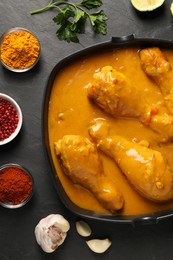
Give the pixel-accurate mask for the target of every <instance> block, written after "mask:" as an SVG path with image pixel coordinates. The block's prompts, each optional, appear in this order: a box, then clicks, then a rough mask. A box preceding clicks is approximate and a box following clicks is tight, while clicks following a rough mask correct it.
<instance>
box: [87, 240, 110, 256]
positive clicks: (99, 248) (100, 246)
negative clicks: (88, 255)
mask: <svg viewBox="0 0 173 260" xmlns="http://www.w3.org/2000/svg"><path fill="white" fill-rule="evenodd" d="M86 243H87V245H88V247H89V248H90V249H91V250H92V251H93V252H94V253H100V254H101V253H104V252H105V251H106V250H107V249H108V248H109V247H110V246H111V244H112V243H111V241H110V240H109V239H108V238H105V239H91V240H88V241H86Z"/></svg>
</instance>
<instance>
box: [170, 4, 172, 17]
mask: <svg viewBox="0 0 173 260" xmlns="http://www.w3.org/2000/svg"><path fill="white" fill-rule="evenodd" d="M170 10H171V14H172V15H173V2H172V4H171V6H170Z"/></svg>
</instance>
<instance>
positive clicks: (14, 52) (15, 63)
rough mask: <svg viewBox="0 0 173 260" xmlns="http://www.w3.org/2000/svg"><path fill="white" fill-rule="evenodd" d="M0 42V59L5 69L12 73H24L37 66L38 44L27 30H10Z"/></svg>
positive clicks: (36, 39) (34, 36)
mask: <svg viewBox="0 0 173 260" xmlns="http://www.w3.org/2000/svg"><path fill="white" fill-rule="evenodd" d="M0 41H1V43H0V59H1V63H2V65H3V66H4V67H5V68H7V69H9V70H11V71H13V72H25V71H28V70H30V69H32V68H33V67H34V66H35V65H36V64H37V62H38V60H39V58H40V51H41V46H40V42H39V40H38V38H37V37H36V35H35V34H34V33H32V32H31V31H29V30H28V29H25V28H22V27H15V28H11V29H10V30H8V31H6V32H5V33H4V34H3V35H2V36H1V39H0Z"/></svg>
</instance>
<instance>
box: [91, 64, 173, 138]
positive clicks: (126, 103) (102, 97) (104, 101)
mask: <svg viewBox="0 0 173 260" xmlns="http://www.w3.org/2000/svg"><path fill="white" fill-rule="evenodd" d="M93 77H94V81H93V82H91V83H90V84H89V85H88V89H87V91H88V97H89V98H90V99H91V100H93V101H94V102H95V103H96V104H97V105H98V106H99V107H100V108H102V109H103V110H104V111H105V112H107V113H108V114H110V115H112V116H114V117H117V116H118V117H134V118H138V119H139V121H140V122H141V123H143V124H144V125H146V126H149V127H150V128H151V129H153V130H154V131H155V132H157V133H158V134H159V135H160V139H161V140H160V141H164V142H165V141H167V140H169V139H172V138H173V117H172V116H171V115H168V114H161V113H159V111H158V110H159V109H158V104H154V101H153V102H151V100H150V102H149V100H148V97H147V95H145V93H144V91H143V89H140V88H138V87H137V86H133V85H132V84H131V82H130V81H129V80H128V79H127V78H126V77H125V75H124V74H122V73H120V72H118V71H116V70H115V69H113V68H112V67H111V66H105V67H103V68H102V69H101V71H99V72H96V73H95V74H94V75H93ZM150 99H151V97H150Z"/></svg>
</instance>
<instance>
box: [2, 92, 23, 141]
mask: <svg viewBox="0 0 173 260" xmlns="http://www.w3.org/2000/svg"><path fill="white" fill-rule="evenodd" d="M0 98H2V99H4V100H7V101H8V102H10V104H11V105H12V106H13V107H14V109H15V110H16V113H17V115H18V124H17V127H16V129H15V131H14V132H13V133H12V134H11V135H10V136H9V137H7V138H5V139H4V140H2V141H1V139H0V145H4V144H7V143H9V142H11V141H12V140H13V139H14V138H15V137H16V136H17V135H18V133H19V132H20V130H21V127H22V123H23V116H22V111H21V109H20V107H19V105H18V104H17V102H16V101H15V100H14V99H13V98H11V97H10V96H8V95H6V94H3V93H0ZM0 105H1V104H0ZM0 113H1V111H0ZM0 130H1V122H0Z"/></svg>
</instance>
